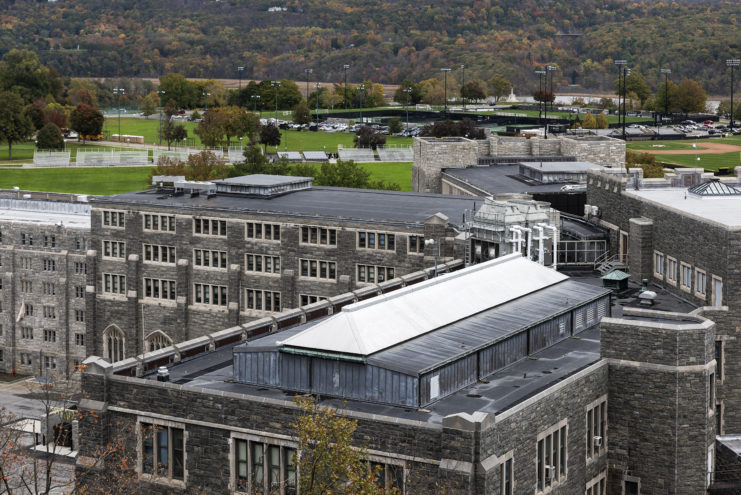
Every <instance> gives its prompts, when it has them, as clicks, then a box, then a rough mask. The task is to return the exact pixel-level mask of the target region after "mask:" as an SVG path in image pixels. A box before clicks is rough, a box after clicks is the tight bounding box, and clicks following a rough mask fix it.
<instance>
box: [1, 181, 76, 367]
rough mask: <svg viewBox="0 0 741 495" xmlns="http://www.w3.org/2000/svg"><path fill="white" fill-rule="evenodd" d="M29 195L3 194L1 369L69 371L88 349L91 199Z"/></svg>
mask: <svg viewBox="0 0 741 495" xmlns="http://www.w3.org/2000/svg"><path fill="white" fill-rule="evenodd" d="M8 196H10V197H8ZM24 196H25V194H23V195H22V194H21V193H17V194H16V193H10V192H6V194H0V207H2V208H3V216H2V219H1V220H0V371H2V372H6V373H18V374H24V375H42V374H53V375H58V376H64V377H69V376H70V375H71V374H72V373H73V372H74V370H75V368H76V366H77V365H79V364H80V363H81V362H82V361H83V360H84V359H85V356H86V345H85V344H86V342H85V316H86V304H85V287H86V285H87V281H86V279H87V275H86V268H87V267H86V265H85V261H86V250H87V245H88V242H89V237H90V227H89V218H90V215H89V205H88V204H87V203H79V202H77V197H75V196H73V195H54V201H47V200H39V199H28V198H26V199H23V197H24ZM16 198H20V199H16ZM65 221H66V222H67V223H66V224H65ZM55 222H59V223H55Z"/></svg>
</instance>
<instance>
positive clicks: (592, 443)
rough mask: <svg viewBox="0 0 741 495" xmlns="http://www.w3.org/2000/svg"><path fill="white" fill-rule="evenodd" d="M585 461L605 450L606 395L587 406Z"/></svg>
mask: <svg viewBox="0 0 741 495" xmlns="http://www.w3.org/2000/svg"><path fill="white" fill-rule="evenodd" d="M586 432H587V438H586V440H587V445H586V452H587V462H589V461H590V460H591V459H594V458H596V457H598V456H600V455H602V454H604V453H605V452H607V436H606V433H607V397H602V398H601V399H599V400H598V401H597V402H594V403H592V404H591V405H590V406H589V407H587V429H586Z"/></svg>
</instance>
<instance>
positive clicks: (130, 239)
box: [87, 200, 463, 360]
mask: <svg viewBox="0 0 741 495" xmlns="http://www.w3.org/2000/svg"><path fill="white" fill-rule="evenodd" d="M114 212H115V214H116V215H118V214H119V213H120V214H122V215H123V219H124V224H123V226H122V227H119V226H112V225H104V223H105V222H104V215H112V214H113V213H114ZM145 215H158V216H160V218H161V217H168V218H169V217H172V218H173V222H174V223H173V227H172V229H173V230H167V231H161V230H159V231H154V230H153V229H145V228H144V227H143V225H144V221H145V219H144V217H145ZM199 218H207V219H208V221H209V222H211V221H216V222H225V223H224V224H222V225H223V226H225V229H226V230H225V232H224V234H225V235H203V234H197V233H194V222H196V221H197V220H195V219H199ZM168 221H169V220H168ZM91 222H92V240H91V247H92V250H91V251H90V253H89V255H88V260H87V262H88V266H89V267H90V268H91V269H92V274H93V278H92V279H91V286H90V289H89V293H88V297H89V301H88V305H89V311H90V317H89V318H88V320H87V340H88V346H89V354H99V355H103V356H105V357H106V358H109V359H112V358H115V359H114V360H118V359H120V358H121V357H128V356H133V355H138V354H142V353H144V352H149V351H151V350H154V349H157V348H159V347H160V346H162V344H164V345H170V344H172V343H178V342H183V341H187V340H190V339H193V338H196V337H200V336H204V335H206V334H209V333H211V332H215V331H217V330H220V329H223V328H227V327H230V326H233V325H238V324H240V323H244V322H247V321H252V320H255V319H257V318H262V317H265V316H271V315H274V314H276V313H277V312H278V311H280V310H285V309H288V308H295V307H298V306H300V305H301V304H302V297H301V296H306V297H308V298H309V300H308V301H307V300H304V301H303V304H306V303H308V302H314V301H315V300H316V299H317V298H319V299H323V298H327V297H330V296H334V295H337V294H341V293H344V292H348V291H352V290H356V289H360V288H363V287H368V286H373V285H375V284H376V283H379V282H381V281H382V280H381V278H382V277H381V275H380V270H385V269H386V268H391V269H393V273H392V272H388V271H387V272H386V274H385V276H384V278H386V277H388V276H389V275H390V276H391V278H393V277H399V276H403V275H405V274H408V273H411V272H415V271H418V270H421V269H423V268H425V267H429V266H432V265H434V263H435V255H434V251H433V246H424V245H421V247H418V248H417V249H415V248H414V245H413V243H414V242H417V241H418V242H419V243H421V244H423V240H424V239H433V240H436V241H437V242H439V243H440V250H439V253H438V254H439V255H438V262H440V263H443V262H444V261H446V260H452V259H455V258H460V257H461V256H462V248H463V247H462V245H460V244H457V243H456V242H455V241H454V239H453V237H454V235H455V234H456V232H455V231H454V230H453V229H452V228H451V226H450V225H449V222H448V219H447V218H446V217H445V215H442V214H435V215H432V216H430V217H429V218H428V219H427V220H426V221H424V222H421V223H414V222H406V223H401V222H393V221H384V220H383V219H379V220H373V221H368V222H363V221H350V220H341V219H339V218H327V217H325V218H321V219H314V218H312V217H311V216H308V215H302V214H301V212H296V214H284V215H275V214H260V213H252V214H241V213H236V212H229V211H222V210H216V209H208V208H207V207H199V208H195V209H193V208H190V207H184V208H182V209H174V208H152V207H149V206H147V207H141V206H139V205H137V204H135V203H133V202H128V203H115V202H113V201H110V200H107V201H106V202H105V204H104V203H102V202H97V203H94V207H93V210H92V217H91ZM248 224H251V225H254V224H261V225H266V224H269V225H279V226H280V234H279V239H270V240H267V239H254V236H252V237H251V236H250V235H248V232H247V230H248V228H250V227H249V226H248ZM303 227H309V228H319V229H327V230H331V231H332V234H331V235H333V236H334V235H336V244H332V245H329V243H327V244H325V245H321V244H320V243H319V242H318V241H317V242H316V243H313V242H304V241H303V239H302V238H301V236H302V228H303ZM253 228H254V227H253ZM263 228H264V227H263ZM359 232H373V233H374V235H378V234H379V233H382V234H385V235H387V236H388V235H389V234H391V235H393V236H395V246H394V248H393V249H369V248H362V247H360V246H359V245H358V242H359V241H358V235H359ZM326 235H330V234H326ZM412 237H413V238H414V240H412V239H410V238H412ZM111 242H115V243H123V244H120V245H121V246H123V248H122V249H124V251H123V252H122V253H121V254H119V255H118V256H106V255H105V252H104V251H105V249H106V248H105V243H111ZM146 246H166V247H167V249H169V248H170V247H171V248H173V249H174V255H173V256H172V257H171V256H170V254H168V255H167V260H166V261H163V259H162V255H161V254H160V255H159V256H160V258H159V261H153V260H152V259H151V258H152V254H148V251H147V249H154V248H147V247H146ZM160 249H161V248H160ZM196 251H198V252H200V253H201V254H200V255H198V254H197V253H196ZM204 253H210V254H209V255H208V256H211V254H213V253H224V254H223V256H224V259H223V261H222V258H221V256H222V255H221V254H219V255H218V256H220V257H219V260H218V263H217V264H218V267H214V266H213V262H212V261H209V265H210V266H208V267H205V266H202V264H201V266H199V265H198V263H199V261H198V258H197V257H198V256H201V257H202V256H206V255H205V254H204ZM248 256H259V257H261V261H260V263H261V266H262V271H257V270H249V269H248V263H250V264H252V263H255V264H256V263H257V262H256V261H254V258H253V259H252V260H251V261H248V258H247V257H248ZM148 257H149V258H150V259H149V260H148V259H147V258H148ZM268 258H269V261H266V260H267V259H268ZM300 260H316V261H317V263H318V264H323V263H327V264H329V263H332V264H334V265H333V266H334V267H335V276H333V277H329V276H325V277H319V276H316V277H309V276H305V274H302V273H301V271H302V267H301V261H300ZM276 261H277V262H278V263H279V266H280V268H277V269H273V270H272V271H271V272H267V269H266V267H267V263H270V265H272V266H276ZM253 266H254V265H253ZM362 267H372V268H373V272H374V273H378V277H377V278H375V276H374V280H372V281H370V280H369V275H368V274H367V272H366V274H365V275H364V276H365V281H363V280H360V279H359V278H360V276H361V275H360V271H361V270H362V269H363V268H362ZM379 267H380V268H379ZM108 275H115V276H125V287H124V288H119V289H118V291H117V292H116V291H112V290H108V289H106V287H105V284H106V283H107V282H106V276H108ZM148 280H149V281H154V280H157V281H163V280H164V281H168V284H169V283H170V282H174V294H169V293H168V294H167V298H165V297H162V294H160V297H155V294H154V292H153V289H152V290H151V291H150V292H149V293H147V290H148V289H147V286H146V284H147V283H153V282H147V281H148ZM196 284H198V286H199V287H203V289H199V288H198V287H196ZM206 287H208V290H209V291H210V290H211V288H213V287H217V288H218V289H217V290H218V291H219V294H218V297H220V298H221V297H222V293H221V290H222V289H221V288H222V287H223V288H225V289H224V293H223V294H224V296H223V297H225V298H226V300H224V301H222V303H221V304H213V299H211V301H210V302H211V304H206V303H204V302H203V301H202V302H201V303H199V302H198V301H197V300H196V291H197V290H205V288H206ZM168 290H169V288H168ZM250 291H252V292H250ZM266 292H269V293H270V294H271V297H272V296H274V295H275V294H278V295H279V301H280V304H279V306H278V307H277V308H276V307H272V308H271V309H267V308H266V305H265V304H266V303H265V301H263V302H262V303H261V304H260V306H261V307H260V308H259V309H258V307H257V304H255V302H254V300H253V298H258V297H262V294H264V293H266ZM210 294H211V293H210ZM171 295H172V297H170V296H171ZM211 297H213V295H212V294H211ZM265 297H267V296H265ZM306 297H305V298H304V299H306ZM250 306H252V307H250ZM110 332H114V333H118V334H119V335H121V334H122V335H123V340H121V339H119V343H120V344H121V345H122V346H123V348H124V352H123V356H121V355H120V354H119V355H116V356H114V353H113V352H112V347H113V345H109V341H108V340H107V336H108V335H109V333H110Z"/></svg>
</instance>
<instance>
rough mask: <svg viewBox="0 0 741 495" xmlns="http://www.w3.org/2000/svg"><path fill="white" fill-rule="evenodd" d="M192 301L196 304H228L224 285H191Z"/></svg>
mask: <svg viewBox="0 0 741 495" xmlns="http://www.w3.org/2000/svg"><path fill="white" fill-rule="evenodd" d="M193 301H194V302H195V303H196V304H210V305H212V306H226V305H227V304H228V299H227V290H226V286H225V285H211V284H193Z"/></svg>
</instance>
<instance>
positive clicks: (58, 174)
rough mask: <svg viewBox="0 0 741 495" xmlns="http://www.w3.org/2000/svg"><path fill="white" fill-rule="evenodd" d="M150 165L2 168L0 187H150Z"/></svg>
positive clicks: (89, 190)
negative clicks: (148, 181) (148, 179)
mask: <svg viewBox="0 0 741 495" xmlns="http://www.w3.org/2000/svg"><path fill="white" fill-rule="evenodd" d="M150 170H151V169H150V168H148V167H117V168H113V167H100V168H43V169H38V168H37V169H2V170H0V188H4V189H10V188H12V187H13V186H18V187H20V188H21V189H27V190H31V191H47V192H64V193H77V194H100V195H104V194H117V193H123V192H130V191H139V190H141V189H145V188H146V187H147V178H148V177H149V171H150Z"/></svg>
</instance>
